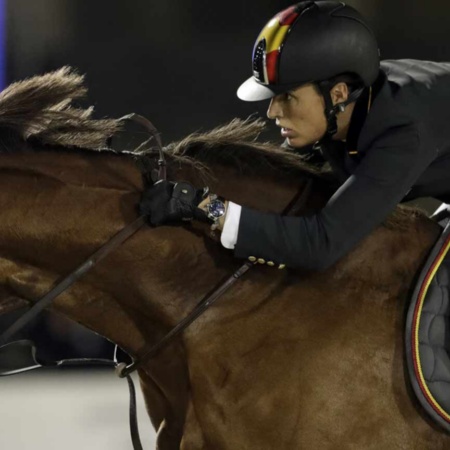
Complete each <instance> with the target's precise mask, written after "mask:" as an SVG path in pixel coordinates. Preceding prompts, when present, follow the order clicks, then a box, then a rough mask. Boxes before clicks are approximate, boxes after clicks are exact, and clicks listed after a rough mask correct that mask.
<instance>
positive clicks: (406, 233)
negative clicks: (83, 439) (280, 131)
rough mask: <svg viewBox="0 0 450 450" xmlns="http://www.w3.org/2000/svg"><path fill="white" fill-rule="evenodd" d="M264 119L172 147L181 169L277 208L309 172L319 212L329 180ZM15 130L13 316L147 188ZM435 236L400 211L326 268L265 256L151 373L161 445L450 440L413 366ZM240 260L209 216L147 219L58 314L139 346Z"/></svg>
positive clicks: (130, 167) (102, 161)
mask: <svg viewBox="0 0 450 450" xmlns="http://www.w3.org/2000/svg"><path fill="white" fill-rule="evenodd" d="M66 75H67V74H66ZM63 76H64V74H63ZM0 104H1V97H0ZM0 106H1V105H0ZM65 107H67V103H66V105H65ZM0 111H1V107H0ZM62 111H64V108H63V109H62ZM1 123H2V122H1V114H0V125H1ZM24 123H29V122H27V121H24ZM4 126H5V127H6V124H5V125H4ZM12 128H13V129H14V133H13V135H14V136H15V135H21V133H20V132H19V131H20V129H21V128H20V127H16V128H14V127H12ZM44 128H45V127H44ZM260 128H261V127H260V124H259V123H256V124H252V123H247V122H245V123H242V122H239V121H235V122H233V123H231V124H229V125H228V126H226V127H224V128H222V129H218V130H215V131H214V132H212V133H209V134H207V135H205V136H196V135H194V136H191V137H190V138H187V139H186V140H185V141H183V142H181V143H180V144H179V145H173V146H171V147H170V148H169V149H168V150H167V156H168V158H169V160H170V164H169V166H170V167H169V168H170V170H169V178H171V179H174V180H187V181H191V182H192V183H194V184H196V185H202V184H203V183H204V181H205V178H207V179H208V183H209V184H210V187H211V190H212V191H213V192H217V193H219V194H221V195H223V196H225V197H226V198H230V199H232V200H235V201H236V202H238V203H241V204H246V205H248V206H250V207H255V208H259V209H261V210H265V211H274V212H279V211H281V210H282V209H283V208H284V207H285V206H286V205H287V204H288V203H289V201H290V200H291V199H292V197H293V196H294V195H295V193H296V192H297V190H298V187H299V185H300V181H302V178H303V179H304V177H314V179H315V182H314V189H313V193H312V195H311V197H310V200H309V202H308V205H307V208H306V209H305V211H304V212H303V213H308V211H310V210H314V209H316V208H318V207H320V206H321V205H322V204H323V202H324V201H326V198H327V196H328V195H329V194H330V193H331V191H332V189H331V188H330V181H329V178H327V177H326V176H322V175H320V174H315V173H314V171H312V170H310V169H308V168H307V167H304V166H303V165H302V164H301V162H300V161H299V160H298V158H297V157H295V155H289V154H285V153H283V152H281V151H277V150H276V149H273V148H272V147H270V146H269V145H268V146H264V145H263V144H257V143H256V142H254V140H253V139H254V135H255V133H257V132H258V131H259V130H260ZM6 129H7V130H10V129H11V127H7V128H5V130H6ZM54 130H55V135H54V136H57V127H55V128H54ZM4 136H5V139H4V141H3V142H4V147H7V150H6V151H4V152H2V154H1V155H0V208H1V211H2V220H1V221H0V289H1V293H2V297H1V299H0V311H1V312H5V311H7V310H11V309H14V308H17V307H20V306H23V304H24V302H26V303H28V302H32V301H34V300H35V299H36V298H38V297H39V296H41V295H42V294H44V293H45V292H46V291H47V290H48V289H49V288H50V286H51V285H52V284H53V283H54V282H55V280H56V279H58V278H60V277H61V276H64V275H66V274H67V273H68V272H70V271H71V270H72V269H73V268H74V267H76V266H77V265H78V264H79V263H80V262H81V261H83V260H84V259H85V258H86V257H87V256H88V255H90V254H91V253H93V252H94V251H95V250H96V249H97V248H98V247H99V246H100V245H101V244H102V243H104V242H105V241H106V240H107V239H108V238H109V237H111V236H112V235H113V234H115V233H116V232H117V231H119V230H120V229H121V228H122V227H123V226H125V225H126V224H128V223H130V222H132V221H133V220H134V219H135V218H136V217H137V211H136V205H137V203H138V201H139V197H140V192H141V191H142V189H143V184H142V178H141V174H140V172H139V170H138V169H137V167H136V164H135V161H134V159H133V158H132V157H131V156H130V155H127V154H120V155H119V154H114V153H111V152H109V151H103V152H101V151H100V152H94V151H89V150H70V149H66V148H62V147H50V146H49V145H44V144H49V143H52V142H50V141H46V140H45V139H44V138H42V135H41V136H39V133H37V135H36V136H33V133H31V134H30V135H28V136H23V137H25V138H26V139H28V142H31V143H33V145H30V144H27V143H25V142H24V141H23V139H22V140H17V139H13V140H12V141H11V140H7V139H6V136H7V135H6V134H5V133H4ZM40 138H41V139H40ZM36 142H40V144H39V145H37V144H36ZM12 143H14V145H12ZM54 143H55V142H53V144H54ZM65 144H67V142H65ZM75 144H76V139H75V141H72V144H71V145H75ZM92 147H95V146H92ZM149 155H151V152H150V153H149ZM202 167H203V171H202V170H200V169H201V168H202ZM205 167H207V168H208V171H206V172H205ZM437 236H438V226H437V225H436V224H434V223H432V222H431V221H430V220H428V219H426V218H425V217H424V216H422V215H420V214H416V213H414V212H408V211H406V212H405V211H403V210H399V211H398V212H397V213H396V214H395V216H394V217H393V218H391V220H390V221H389V223H387V224H386V225H384V226H382V227H379V228H378V229H377V230H376V231H375V232H374V233H372V234H371V235H370V236H369V237H368V238H367V239H365V240H364V241H363V242H362V243H361V245H360V246H359V247H358V248H357V249H356V250H355V251H353V252H352V253H351V254H349V255H348V256H347V257H346V258H344V259H343V260H342V261H340V262H339V263H338V264H337V265H335V266H334V267H332V268H331V269H330V270H327V271H326V272H323V273H307V272H301V271H290V270H286V271H279V270H276V269H272V268H269V267H255V268H254V269H253V270H252V271H251V272H250V273H249V274H248V276H246V277H245V279H243V280H241V281H240V282H239V283H238V285H237V286H236V287H235V288H233V289H232V291H230V292H228V293H227V294H226V295H225V296H224V297H223V298H222V299H221V300H220V301H219V302H218V303H217V304H215V305H214V306H213V307H212V308H211V309H210V310H209V311H208V312H207V313H205V314H204V315H203V316H202V317H201V318H200V319H199V320H198V322H196V323H195V324H194V325H193V326H192V327H190V328H189V329H188V330H187V331H186V332H185V333H184V334H183V336H182V337H181V338H180V339H179V340H178V342H177V343H176V344H174V345H171V346H170V347H168V348H166V349H165V350H163V351H162V352H161V353H160V354H159V355H158V357H157V358H155V360H154V361H151V362H149V363H148V364H146V365H145V367H144V368H143V369H142V370H140V377H141V381H142V388H143V392H144V396H145V398H146V403H147V407H148V411H149V414H150V417H151V420H152V422H153V424H154V426H155V427H156V428H157V429H158V430H159V432H158V448H160V449H161V450H172V449H178V448H181V449H183V450H200V449H202V450H225V449H226V450H235V449H245V450H256V449H258V450H259V449H283V450H284V449H286V450H287V449H289V450H290V449H306V450H310V449H314V450H316V449H318V450H331V449H333V450H335V449H340V450H341V449H342V450H353V449H354V450H361V449H368V450H375V449H377V450H378V449H380V450H381V449H383V450H384V449H405V450H406V449H408V450H432V449H433V450H444V449H446V448H450V438H449V437H448V436H447V435H445V434H443V433H442V432H440V431H438V430H437V429H436V428H435V427H433V426H432V425H430V424H429V423H428V422H427V420H426V419H425V418H424V417H423V415H422V413H421V412H420V411H419V410H418V409H416V407H415V405H414V401H413V400H412V398H411V396H410V395H409V393H408V390H407V385H406V382H405V377H404V364H405V363H404V356H403V342H402V336H403V321H404V313H405V306H406V303H407V298H408V297H407V294H408V292H409V290H410V288H411V285H412V282H413V280H414V277H415V276H416V274H417V271H418V269H419V268H420V265H421V264H422V262H423V261H424V258H425V257H426V255H427V252H428V251H429V249H430V248H431V246H432V244H433V243H434V241H435V240H436V238H437ZM238 265H239V261H236V260H235V259H234V258H233V256H232V254H231V253H230V252H229V251H228V250H225V249H224V248H222V247H221V246H220V244H219V242H218V237H217V236H215V237H211V236H210V234H209V229H208V227H207V226H206V225H204V224H199V223H192V224H191V225H186V226H182V227H181V226H180V227H171V226H163V227H160V228H155V229H151V228H147V229H145V230H143V231H141V232H139V233H138V234H137V235H135V236H134V237H132V238H131V239H130V240H128V241H127V242H126V243H125V244H123V246H121V247H120V248H119V249H118V250H117V251H116V252H114V254H112V255H109V256H108V257H107V258H106V259H105V260H104V261H103V262H102V263H100V264H99V265H98V266H97V267H95V268H94V269H93V270H92V271H91V272H89V273H88V274H87V275H86V276H85V277H84V278H83V279H82V280H81V281H80V282H78V283H77V284H76V285H75V286H73V287H72V288H70V290H69V291H67V292H65V293H64V294H62V295H61V296H60V297H59V298H58V299H57V301H56V302H55V305H54V308H55V310H57V311H59V312H61V313H62V314H65V315H67V316H69V317H70V318H72V319H74V320H76V321H78V322H80V323H82V324H83V325H85V326H87V327H89V328H91V329H92V330H95V331H96V332H97V333H100V334H102V335H103V336H106V337H107V338H108V339H110V340H112V341H114V342H116V343H118V344H119V345H120V346H122V347H123V348H124V349H125V350H127V351H129V352H130V354H132V355H138V354H139V353H140V352H141V351H142V349H143V348H145V347H147V346H149V345H151V344H152V343H155V342H156V341H157V340H158V339H159V338H161V337H162V336H163V334H164V333H165V332H167V331H168V330H169V329H170V328H171V327H173V326H174V325H175V324H176V323H177V322H178V321H179V320H181V319H182V318H183V317H185V316H186V315H187V314H188V312H189V311H191V310H192V309H193V307H194V306H195V304H196V303H197V302H198V301H199V300H200V299H201V298H202V297H203V296H204V295H205V294H206V293H207V292H209V291H210V290H211V289H212V287H213V286H215V285H216V284H217V283H219V281H221V280H222V279H223V278H224V277H225V276H227V275H229V274H230V273H231V271H232V270H233V269H234V268H236V267H237V266H238Z"/></svg>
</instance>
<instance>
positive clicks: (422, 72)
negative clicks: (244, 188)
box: [234, 60, 450, 270]
mask: <svg viewBox="0 0 450 450" xmlns="http://www.w3.org/2000/svg"><path fill="white" fill-rule="evenodd" d="M368 97H369V90H368V89H366V90H365V92H364V93H363V95H362V96H361V97H360V98H359V99H358V101H357V102H356V105H355V109H354V111H353V114H352V119H351V123H350V128H349V132H348V136H347V142H346V143H341V142H336V143H335V144H333V145H332V146H330V147H328V148H327V149H323V154H324V156H325V158H327V159H328V160H329V161H330V164H331V165H332V167H333V169H335V171H336V172H338V176H340V177H341V178H342V180H343V183H342V185H341V186H340V187H339V189H338V190H337V191H336V192H335V194H334V195H333V196H332V197H331V199H330V200H329V201H328V203H327V204H326V206H325V207H324V208H323V209H322V210H321V211H319V212H318V213H317V214H315V215H313V216H309V217H287V216H280V215H277V214H267V213H261V212H259V211H255V210H252V209H250V208H246V207H243V208H242V212H241V218H240V222H239V232H238V240H237V243H236V246H235V250H234V251H235V256H237V257H239V258H248V257H250V256H254V257H256V258H263V259H264V260H266V261H269V260H270V261H274V262H275V263H277V264H286V265H287V266H288V267H289V266H290V267H301V268H308V269H319V270H320V269H325V268H327V267H329V266H331V265H332V264H334V263H335V262H336V261H337V260H338V259H339V258H341V257H342V256H344V255H345V254H346V253H348V252H349V251H350V250H351V249H352V248H353V247H354V246H356V244H357V243H358V242H359V241H360V240H361V239H362V238H364V237H365V236H367V235H368V234H369V233H370V232H371V231H372V230H373V229H374V228H375V227H377V226H378V225H380V224H381V223H382V222H383V220H384V219H386V217H387V216H388V215H389V213H390V212H392V210H393V209H394V208H395V206H396V205H397V204H398V203H400V202H401V201H404V200H412V199H414V198H417V197H423V196H429V197H435V198H437V199H439V200H442V201H444V202H445V201H450V115H449V113H448V111H449V109H450V63H436V62H429V61H416V60H395V61H394V60H387V61H383V62H382V63H381V71H380V75H379V77H378V79H377V80H376V82H375V84H374V86H373V88H372V104H371V107H370V110H369V112H367V108H368ZM350 151H352V152H350ZM353 151H356V152H357V154H355V155H350V153H353Z"/></svg>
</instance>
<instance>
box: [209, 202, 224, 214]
mask: <svg viewBox="0 0 450 450" xmlns="http://www.w3.org/2000/svg"><path fill="white" fill-rule="evenodd" d="M208 212H209V214H210V215H211V216H213V217H216V218H217V217H222V216H223V215H224V214H225V205H224V204H223V202H221V201H220V200H214V201H212V202H211V203H210V204H209V205H208Z"/></svg>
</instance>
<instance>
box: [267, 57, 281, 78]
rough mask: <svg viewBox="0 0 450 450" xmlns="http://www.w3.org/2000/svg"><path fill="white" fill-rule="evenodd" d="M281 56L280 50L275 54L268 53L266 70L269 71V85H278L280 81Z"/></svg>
mask: <svg viewBox="0 0 450 450" xmlns="http://www.w3.org/2000/svg"><path fill="white" fill-rule="evenodd" d="M279 56H280V52H279V51H278V50H274V51H273V52H270V53H267V55H266V69H267V78H268V80H267V81H268V82H269V84H273V83H276V82H277V81H278V79H277V78H278V70H277V69H278V57H279Z"/></svg>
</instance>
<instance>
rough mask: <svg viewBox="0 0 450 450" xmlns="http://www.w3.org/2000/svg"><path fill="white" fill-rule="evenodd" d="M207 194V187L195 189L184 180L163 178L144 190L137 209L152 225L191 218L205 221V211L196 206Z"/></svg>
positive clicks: (206, 219) (189, 219)
mask: <svg viewBox="0 0 450 450" xmlns="http://www.w3.org/2000/svg"><path fill="white" fill-rule="evenodd" d="M207 194H208V189H207V188H204V189H197V188H195V187H194V186H192V185H191V184H189V183H186V182H180V183H172V182H171V181H165V180H163V181H159V182H157V183H156V184H154V185H152V186H151V187H149V188H147V189H146V190H145V191H144V193H143V195H142V199H141V202H140V204H139V211H140V213H141V214H142V215H144V216H146V218H147V221H148V222H149V223H150V224H151V225H154V226H157V225H161V224H163V223H171V222H172V223H173V222H180V221H191V220H192V219H197V220H202V221H205V222H206V221H208V218H207V216H206V213H205V212H204V211H203V210H201V209H200V208H197V206H198V204H199V203H200V202H201V201H202V200H203V199H204V198H205V197H206V196H207Z"/></svg>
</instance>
